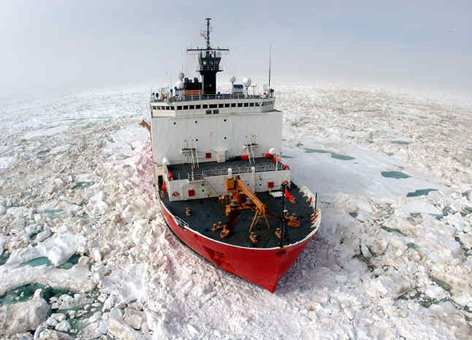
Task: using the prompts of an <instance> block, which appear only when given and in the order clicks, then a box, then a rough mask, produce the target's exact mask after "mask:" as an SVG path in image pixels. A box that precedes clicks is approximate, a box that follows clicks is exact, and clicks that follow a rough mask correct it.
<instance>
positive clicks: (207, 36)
mask: <svg viewBox="0 0 472 340" xmlns="http://www.w3.org/2000/svg"><path fill="white" fill-rule="evenodd" d="M205 20H206V21H207V33H206V41H207V50H209V49H211V47H210V20H211V18H205Z"/></svg>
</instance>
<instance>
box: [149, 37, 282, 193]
mask: <svg viewBox="0 0 472 340" xmlns="http://www.w3.org/2000/svg"><path fill="white" fill-rule="evenodd" d="M206 39H207V48H206V49H191V50H188V51H192V52H195V51H196V52H198V53H199V64H200V69H199V72H200V74H201V76H202V81H201V82H200V81H199V79H198V78H194V80H193V81H192V80H189V79H188V78H184V74H183V73H180V74H179V76H178V78H179V80H178V82H177V83H176V86H175V87H174V88H173V89H170V88H163V89H161V90H160V91H159V92H157V93H153V94H152V97H151V103H150V110H151V119H152V121H151V129H152V147H153V156H154V162H155V166H156V168H155V171H156V176H157V177H158V184H159V187H160V189H162V188H164V191H166V192H167V194H168V195H169V198H170V200H172V201H173V200H186V199H199V198H207V197H216V196H220V195H224V194H225V193H226V191H225V187H224V178H225V177H227V176H228V172H230V174H231V173H232V174H234V175H236V174H238V175H240V177H241V178H242V179H243V181H244V182H245V184H246V185H247V186H248V187H250V188H251V190H252V191H259V192H260V191H268V190H277V189H279V188H280V186H281V184H282V183H283V182H284V181H288V182H290V170H289V169H288V167H287V166H285V165H284V164H281V163H280V157H281V149H282V145H281V143H282V113H281V112H280V111H278V110H276V109H275V108H274V104H275V96H274V91H273V90H272V89H271V88H270V87H268V86H265V87H264V89H265V91H264V92H263V93H262V94H258V95H256V94H252V95H251V94H249V91H248V89H249V86H250V85H251V79H250V78H247V77H246V78H244V79H243V81H242V84H235V81H236V79H235V77H231V78H230V82H231V92H230V93H219V92H218V93H216V73H217V72H220V71H221V70H220V69H219V63H220V60H221V54H220V51H227V50H226V49H212V48H211V47H210V45H209V30H208V31H207V36H206Z"/></svg>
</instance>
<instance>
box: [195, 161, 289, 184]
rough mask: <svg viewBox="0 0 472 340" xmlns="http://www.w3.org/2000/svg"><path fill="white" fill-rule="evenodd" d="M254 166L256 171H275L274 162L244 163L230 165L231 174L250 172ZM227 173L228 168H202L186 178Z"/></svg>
mask: <svg viewBox="0 0 472 340" xmlns="http://www.w3.org/2000/svg"><path fill="white" fill-rule="evenodd" d="M253 166H254V167H255V168H256V172H266V171H275V166H276V165H275V163H274V164H255V165H244V166H235V167H232V168H231V169H232V172H233V175H238V174H246V173H250V172H251V171H252V169H251V168H252V167H253ZM277 166H278V170H283V169H284V167H283V164H282V163H278V165H277ZM227 174H228V169H227V168H221V169H210V170H204V171H201V172H198V173H195V172H194V173H193V176H192V174H191V173H188V174H187V175H188V179H189V181H201V180H203V179H204V178H205V177H213V176H223V175H227Z"/></svg>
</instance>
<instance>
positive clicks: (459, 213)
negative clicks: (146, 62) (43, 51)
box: [0, 84, 472, 340]
mask: <svg viewBox="0 0 472 340" xmlns="http://www.w3.org/2000/svg"><path fill="white" fill-rule="evenodd" d="M276 85H277V84H276ZM275 88H276V89H278V96H279V99H278V103H279V104H278V109H280V110H282V111H283V112H284V148H285V149H284V156H285V158H286V161H287V162H288V163H289V164H290V165H291V168H292V169H293V176H294V179H295V180H296V181H297V183H299V184H303V185H306V186H307V187H309V188H310V190H311V191H312V192H317V193H318V195H319V198H320V201H321V209H322V210H323V221H322V226H321V228H320V232H319V234H318V235H317V237H316V238H315V239H313V241H312V242H311V243H310V244H309V245H308V246H307V248H306V249H305V251H304V252H303V253H302V254H301V256H300V257H299V259H298V260H297V261H296V263H295V264H294V266H293V267H292V268H291V269H290V271H289V272H288V274H287V275H286V276H285V277H284V278H283V279H282V280H281V282H280V283H279V285H278V287H277V289H276V291H275V293H273V294H271V293H269V292H268V291H265V290H263V289H261V288H258V287H256V286H253V285H251V284H249V283H247V282H244V281H242V280H240V279H238V278H236V277H234V276H231V275H230V274H227V273H226V272H223V271H220V270H218V269H216V268H215V267H213V266H211V265H210V264H209V263H207V262H205V261H204V260H202V259H201V258H199V257H197V256H196V255H194V254H193V253H192V252H191V251H189V250H188V249H187V248H186V247H185V246H183V245H182V244H181V243H179V242H178V241H177V240H176V239H175V237H174V236H173V235H172V234H171V233H170V231H169V230H168V229H167V227H166V226H165V224H164V221H163V219H162V217H161V214H160V211H159V209H158V208H157V201H156V197H155V194H154V186H153V174H152V156H151V150H150V143H149V136H148V133H147V131H146V130H145V129H143V128H141V127H139V126H138V123H139V122H140V121H141V119H142V118H147V119H148V117H149V108H148V98H149V90H148V88H147V87H146V88H144V87H133V88H126V89H120V90H117V89H110V90H99V91H97V90H95V91H83V92H79V93H73V94H69V95H66V96H56V97H52V98H30V99H27V100H22V101H21V102H20V101H19V102H15V101H10V102H4V103H2V105H1V110H2V117H3V118H4V119H2V123H0V124H1V128H2V131H3V133H2V136H1V143H0V228H1V229H0V304H1V306H0V336H1V338H2V339H33V338H34V339H72V338H75V339H415V340H419V339H428V340H430V339H471V338H472V295H471V290H472V281H471V277H472V273H471V270H472V257H471V256H470V255H471V253H472V250H471V248H472V184H471V183H472V170H471V169H472V167H471V165H472V164H471V160H472V142H471V140H470V137H469V136H470V133H469V130H470V127H471V126H472V105H471V103H470V102H467V100H459V99H457V98H451V97H446V96H432V95H429V94H428V95H425V94H416V93H415V94H411V93H410V94H408V95H407V94H403V93H402V92H401V91H398V90H396V91H393V90H390V89H385V88H381V87H366V86H362V87H359V86H357V87H356V86H347V85H343V86H341V85H327V84H321V85H313V84H309V85H303V84H291V85H290V84H289V85H287V84H285V85H282V84H280V85H279V86H275Z"/></svg>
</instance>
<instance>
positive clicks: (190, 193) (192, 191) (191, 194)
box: [188, 189, 195, 197]
mask: <svg viewBox="0 0 472 340" xmlns="http://www.w3.org/2000/svg"><path fill="white" fill-rule="evenodd" d="M188 195H189V197H192V196H195V190H193V189H190V190H189V191H188Z"/></svg>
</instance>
